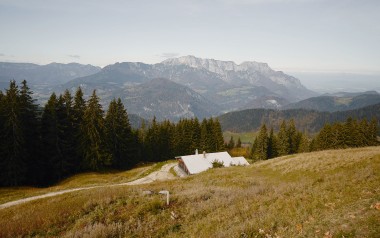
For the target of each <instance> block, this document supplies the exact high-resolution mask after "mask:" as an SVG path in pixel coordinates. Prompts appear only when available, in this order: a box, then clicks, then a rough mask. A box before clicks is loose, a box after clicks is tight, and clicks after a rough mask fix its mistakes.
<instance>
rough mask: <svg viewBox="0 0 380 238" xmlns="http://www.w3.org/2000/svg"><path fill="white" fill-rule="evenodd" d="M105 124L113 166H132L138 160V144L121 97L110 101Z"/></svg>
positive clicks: (119, 167)
mask: <svg viewBox="0 0 380 238" xmlns="http://www.w3.org/2000/svg"><path fill="white" fill-rule="evenodd" d="M104 125H105V134H106V142H107V149H108V151H109V152H110V154H111V155H112V164H113V166H114V167H115V168H118V169H121V168H130V167H131V166H132V165H134V164H135V163H136V162H137V161H135V159H136V158H135V157H136V154H137V145H136V144H135V141H134V138H133V134H132V128H131V125H130V123H129V118H128V114H127V111H126V110H125V108H124V105H123V104H122V102H121V100H120V98H119V99H118V100H117V101H116V100H115V99H113V100H112V101H111V102H110V104H109V107H108V111H107V113H106V117H105V120H104Z"/></svg>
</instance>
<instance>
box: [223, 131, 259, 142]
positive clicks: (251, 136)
mask: <svg viewBox="0 0 380 238" xmlns="http://www.w3.org/2000/svg"><path fill="white" fill-rule="evenodd" d="M257 135H258V132H241V133H237V132H231V131H225V132H223V138H224V141H226V142H227V143H228V142H229V141H230V139H231V136H232V137H233V138H234V141H235V143H236V142H237V141H238V139H239V137H240V140H241V142H242V143H251V144H252V143H253V142H254V140H255V138H256V136H257Z"/></svg>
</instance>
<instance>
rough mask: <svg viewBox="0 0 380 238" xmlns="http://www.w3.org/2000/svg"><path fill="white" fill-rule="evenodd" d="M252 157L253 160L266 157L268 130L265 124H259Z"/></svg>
mask: <svg viewBox="0 0 380 238" xmlns="http://www.w3.org/2000/svg"><path fill="white" fill-rule="evenodd" d="M252 157H253V158H255V160H266V159H268V131H267V127H266V126H265V124H263V125H262V126H261V128H260V132H259V135H258V136H257V138H256V145H255V150H254V151H253V156H252Z"/></svg>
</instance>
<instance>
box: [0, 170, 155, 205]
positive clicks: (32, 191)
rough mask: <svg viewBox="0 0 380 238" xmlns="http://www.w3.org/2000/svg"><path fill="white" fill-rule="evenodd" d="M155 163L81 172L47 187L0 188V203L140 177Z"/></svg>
mask: <svg viewBox="0 0 380 238" xmlns="http://www.w3.org/2000/svg"><path fill="white" fill-rule="evenodd" d="M155 166H156V165H146V166H142V167H139V168H135V169H132V170H128V171H123V172H105V173H94V172H92V173H82V174H78V175H74V176H72V177H70V178H67V179H65V180H64V181H62V182H60V183H59V184H57V185H54V186H52V187H48V188H32V187H18V188H0V204H3V203H6V202H9V201H14V200H17V199H22V198H26V197H31V196H37V195H41V194H45V193H48V192H55V191H60V190H65V189H70V188H79V187H91V186H100V185H107V184H116V183H125V182H129V181H132V180H135V179H138V178H140V177H142V176H143V175H144V174H145V173H146V172H147V171H151V170H152V167H155Z"/></svg>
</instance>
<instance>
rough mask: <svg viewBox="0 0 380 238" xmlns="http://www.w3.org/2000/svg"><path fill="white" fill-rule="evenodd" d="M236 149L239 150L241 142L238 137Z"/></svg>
mask: <svg viewBox="0 0 380 238" xmlns="http://www.w3.org/2000/svg"><path fill="white" fill-rule="evenodd" d="M236 148H241V140H240V137H239V138H238V141H237V142H236Z"/></svg>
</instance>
